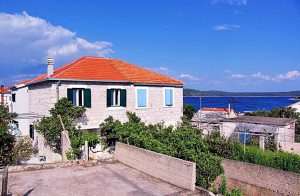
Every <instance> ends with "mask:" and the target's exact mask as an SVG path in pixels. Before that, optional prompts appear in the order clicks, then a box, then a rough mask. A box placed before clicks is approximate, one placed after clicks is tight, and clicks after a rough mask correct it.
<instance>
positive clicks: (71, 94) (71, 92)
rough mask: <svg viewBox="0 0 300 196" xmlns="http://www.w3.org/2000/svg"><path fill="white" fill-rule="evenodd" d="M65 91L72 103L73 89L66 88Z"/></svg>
mask: <svg viewBox="0 0 300 196" xmlns="http://www.w3.org/2000/svg"><path fill="white" fill-rule="evenodd" d="M67 91H68V93H67V96H68V100H69V101H71V102H72V103H73V89H71V88H68V89H67Z"/></svg>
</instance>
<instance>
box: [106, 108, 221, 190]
mask: <svg viewBox="0 0 300 196" xmlns="http://www.w3.org/2000/svg"><path fill="white" fill-rule="evenodd" d="M127 114H128V113H127ZM128 118H130V119H131V120H130V119H129V121H128V122H126V123H121V122H120V121H114V120H113V118H112V117H109V118H107V119H106V120H105V121H104V123H102V124H101V125H100V128H101V131H102V133H103V134H104V135H105V136H106V137H107V138H108V139H107V141H108V142H111V139H113V140H114V141H120V142H123V143H128V144H131V145H134V146H137V147H140V148H144V149H147V150H151V151H154V152H158V153H162V154H166V155H169V156H173V157H177V158H181V159H184V160H187V161H193V162H195V163H196V175H197V182H196V184H197V185H199V186H202V187H205V188H208V187H209V186H210V185H211V183H212V182H213V181H214V180H215V178H216V177H217V176H219V175H220V174H222V173H223V168H222V166H221V158H219V157H216V156H213V155H212V154H210V153H209V149H208V146H207V145H206V144H205V143H204V141H203V138H202V134H201V131H199V130H197V129H194V128H193V127H192V126H191V125H190V124H181V125H179V126H178V127H177V128H175V129H174V128H173V127H172V126H168V127H165V126H164V125H163V124H155V125H145V124H144V123H142V122H140V121H139V120H136V119H139V117H136V116H135V114H134V113H131V114H130V115H128Z"/></svg>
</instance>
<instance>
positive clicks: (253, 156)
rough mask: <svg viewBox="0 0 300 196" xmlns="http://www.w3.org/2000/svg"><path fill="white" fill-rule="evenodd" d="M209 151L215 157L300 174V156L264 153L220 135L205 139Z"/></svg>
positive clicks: (273, 152) (278, 152)
mask: <svg viewBox="0 0 300 196" xmlns="http://www.w3.org/2000/svg"><path fill="white" fill-rule="evenodd" d="M205 141H206V143H207V144H208V147H209V151H210V152H211V153H212V154H214V155H215V156H220V157H223V158H227V159H233V160H239V161H244V162H248V163H254V164H259V165H263V166H266V167H272V168H276V169H282V170H285V171H290V172H295V173H300V156H299V155H296V154H292V153H287V152H281V151H269V150H266V151H263V150H261V149H259V148H258V147H256V146H246V149H245V153H244V145H243V144H241V143H239V142H234V141H230V140H227V139H226V138H224V137H222V136H220V134H219V133H213V134H211V135H210V136H207V137H206V138H205Z"/></svg>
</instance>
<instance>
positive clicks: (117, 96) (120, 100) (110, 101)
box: [107, 89, 126, 107]
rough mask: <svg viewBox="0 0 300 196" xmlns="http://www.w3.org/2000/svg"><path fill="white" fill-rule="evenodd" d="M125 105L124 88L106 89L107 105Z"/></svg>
mask: <svg viewBox="0 0 300 196" xmlns="http://www.w3.org/2000/svg"><path fill="white" fill-rule="evenodd" d="M118 106H122V107H126V90H125V89H107V107H118Z"/></svg>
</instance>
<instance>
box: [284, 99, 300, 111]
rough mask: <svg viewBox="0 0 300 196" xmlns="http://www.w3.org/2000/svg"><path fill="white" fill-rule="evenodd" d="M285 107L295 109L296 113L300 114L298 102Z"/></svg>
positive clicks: (299, 102) (299, 103)
mask: <svg viewBox="0 0 300 196" xmlns="http://www.w3.org/2000/svg"><path fill="white" fill-rule="evenodd" d="M287 107H290V108H295V109H296V112H299V113H300V101H298V102H296V103H293V104H291V105H288V106H287Z"/></svg>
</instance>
